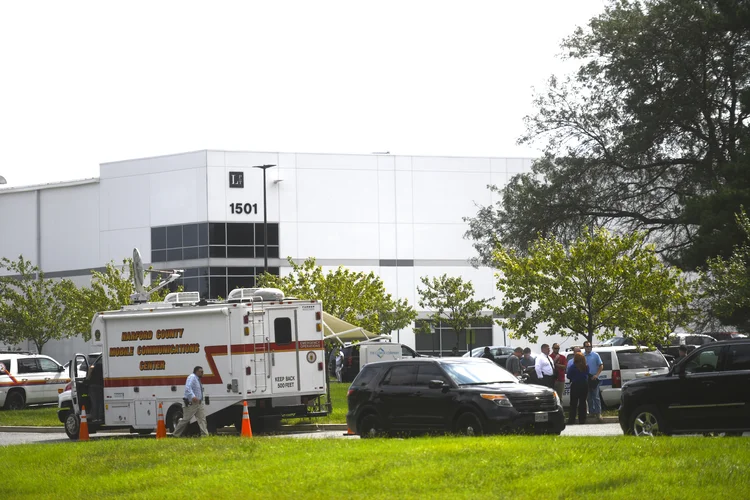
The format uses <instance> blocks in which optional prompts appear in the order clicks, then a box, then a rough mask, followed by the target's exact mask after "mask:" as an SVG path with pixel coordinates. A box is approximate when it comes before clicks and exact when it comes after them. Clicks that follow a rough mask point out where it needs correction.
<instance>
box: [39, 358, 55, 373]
mask: <svg viewBox="0 0 750 500" xmlns="http://www.w3.org/2000/svg"><path fill="white" fill-rule="evenodd" d="M39 366H40V367H41V369H42V371H43V372H56V371H57V370H58V369H59V368H58V364H57V363H55V362H54V361H52V360H51V359H47V358H39Z"/></svg>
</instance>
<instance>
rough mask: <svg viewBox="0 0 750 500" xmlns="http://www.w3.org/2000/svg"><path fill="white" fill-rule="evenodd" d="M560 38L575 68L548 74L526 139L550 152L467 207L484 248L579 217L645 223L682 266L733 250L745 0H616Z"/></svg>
mask: <svg viewBox="0 0 750 500" xmlns="http://www.w3.org/2000/svg"><path fill="white" fill-rule="evenodd" d="M562 48H563V51H564V52H565V54H566V57H567V58H569V59H571V60H573V61H576V62H579V63H580V66H579V69H578V70H577V72H575V73H574V74H572V75H570V76H568V77H566V78H562V79H558V78H555V77H553V78H551V79H550V81H549V85H548V87H547V89H546V90H545V91H544V92H542V93H540V94H539V95H537V97H536V99H535V107H536V109H537V110H536V112H535V114H533V115H532V116H530V117H527V119H526V124H527V132H526V134H525V135H524V136H523V137H522V138H521V139H520V142H521V143H526V144H532V143H534V144H540V145H541V146H542V147H543V148H544V154H543V156H542V157H541V158H540V159H538V160H537V161H536V162H535V163H534V165H533V167H532V172H531V173H525V174H521V175H517V176H515V177H513V178H512V179H511V180H510V182H509V183H508V185H507V186H505V187H504V188H502V189H499V188H497V187H491V189H493V190H495V191H498V192H499V193H500V194H501V197H500V198H501V199H500V201H498V203H497V204H496V205H494V206H487V207H481V208H480V210H479V212H478V213H477V216H476V217H474V218H467V221H468V222H469V226H470V228H469V231H468V232H467V233H466V236H467V237H468V238H470V239H473V240H474V244H475V247H476V249H477V250H478V252H479V258H478V259H477V260H478V261H479V262H482V263H484V264H487V265H490V264H491V262H492V258H493V255H492V254H493V250H494V248H495V244H496V243H497V242H500V243H501V244H502V245H503V246H505V247H508V248H515V249H517V250H519V251H521V252H525V251H527V250H528V249H529V247H530V245H531V244H532V242H534V241H535V239H536V237H537V235H538V234H539V233H541V234H543V235H545V236H556V237H557V238H558V239H560V240H561V241H563V242H566V241H572V240H574V239H575V238H576V237H578V236H579V235H580V230H581V228H582V227H584V226H589V227H592V226H606V227H610V228H617V230H620V231H632V230H640V231H644V232H645V233H646V234H647V235H648V238H649V241H651V242H652V243H654V244H655V245H656V248H657V250H658V252H659V253H660V254H661V255H662V256H663V257H664V258H666V259H667V261H668V262H672V263H676V264H678V265H679V266H680V267H681V268H683V269H690V270H693V269H695V268H696V267H697V266H700V265H702V264H703V263H705V262H706V260H707V259H708V258H710V257H713V256H722V257H724V258H727V257H728V256H729V255H731V252H732V249H733V248H734V246H735V245H737V244H738V243H739V242H740V241H741V240H742V238H743V235H742V233H741V232H740V231H738V230H737V227H736V225H735V224H734V221H733V214H734V213H736V212H737V211H738V209H739V206H740V205H742V204H745V205H746V206H747V204H748V203H750V154H748V153H749V152H750V126H749V125H750V3H748V2H747V1H746V0H645V1H643V2H639V1H631V0H618V1H613V2H611V3H610V5H609V6H608V7H607V8H606V9H605V11H604V13H603V14H601V15H600V16H598V17H596V18H594V19H592V20H591V21H590V22H589V24H588V26H587V27H586V28H585V29H582V28H579V29H577V30H576V31H575V32H574V33H573V35H572V36H570V37H569V38H567V39H566V40H565V41H564V42H563V44H562Z"/></svg>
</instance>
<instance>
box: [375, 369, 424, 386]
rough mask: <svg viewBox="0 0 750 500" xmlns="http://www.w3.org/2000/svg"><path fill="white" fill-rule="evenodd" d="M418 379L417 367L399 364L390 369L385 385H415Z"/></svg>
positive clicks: (384, 380) (384, 381)
mask: <svg viewBox="0 0 750 500" xmlns="http://www.w3.org/2000/svg"><path fill="white" fill-rule="evenodd" d="M416 381H417V367H416V366H414V365H398V366H394V367H393V368H391V369H390V371H389V372H388V373H387V374H386V375H385V378H384V379H383V385H414V384H415V383H416Z"/></svg>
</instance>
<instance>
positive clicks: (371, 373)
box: [352, 366, 380, 387]
mask: <svg viewBox="0 0 750 500" xmlns="http://www.w3.org/2000/svg"><path fill="white" fill-rule="evenodd" d="M378 371H380V370H378V368H376V367H373V366H365V367H364V368H362V371H361V372H359V375H357V378H355V379H354V382H352V385H353V386H356V387H364V386H366V385H367V384H369V383H370V381H372V379H374V378H375V375H377V373H378Z"/></svg>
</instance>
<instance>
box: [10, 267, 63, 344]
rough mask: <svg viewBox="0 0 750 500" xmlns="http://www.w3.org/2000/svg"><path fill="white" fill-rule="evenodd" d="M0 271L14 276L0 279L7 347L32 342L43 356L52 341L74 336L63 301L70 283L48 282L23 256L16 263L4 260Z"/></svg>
mask: <svg viewBox="0 0 750 500" xmlns="http://www.w3.org/2000/svg"><path fill="white" fill-rule="evenodd" d="M0 269H3V270H6V271H8V272H10V273H11V275H10V276H1V277H0V340H2V341H3V342H5V343H7V344H17V343H19V342H22V341H26V340H28V341H31V342H33V343H34V345H35V346H36V349H37V351H38V352H39V353H40V354H41V352H42V349H43V348H44V345H45V344H46V343H47V342H49V341H50V340H60V339H65V338H68V337H70V336H71V335H74V334H75V330H73V329H72V328H71V326H72V325H71V321H70V315H69V313H68V311H66V308H65V305H64V303H63V301H62V300H61V298H60V292H61V290H62V288H63V287H65V286H67V285H68V284H69V283H70V282H69V281H68V280H62V281H56V280H50V279H46V278H45V277H44V273H43V272H42V271H41V270H40V269H39V268H38V267H36V266H34V265H32V264H31V262H30V261H28V260H26V259H24V257H23V255H20V256H19V257H18V260H16V261H11V260H9V259H7V258H5V257H3V258H2V259H0Z"/></svg>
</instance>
